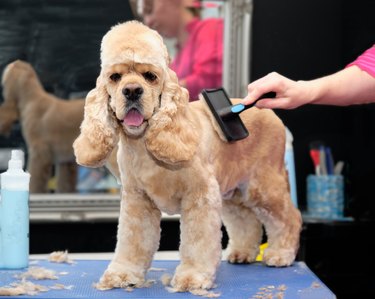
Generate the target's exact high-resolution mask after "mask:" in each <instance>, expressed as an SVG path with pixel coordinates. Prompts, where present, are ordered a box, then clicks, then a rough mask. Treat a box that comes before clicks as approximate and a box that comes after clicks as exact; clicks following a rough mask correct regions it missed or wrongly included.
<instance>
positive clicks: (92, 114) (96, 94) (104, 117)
mask: <svg viewBox="0 0 375 299" xmlns="http://www.w3.org/2000/svg"><path fill="white" fill-rule="evenodd" d="M108 102H109V95H108V93H107V91H106V88H105V85H104V83H103V79H102V78H101V77H99V78H98V80H97V82H96V88H94V89H93V90H91V91H90V92H89V93H88V95H87V97H86V102H85V111H84V119H83V121H82V124H81V134H80V135H79V136H78V137H77V139H76V140H75V141H74V143H73V148H74V154H75V156H76V160H77V163H78V164H80V165H83V166H88V167H100V166H103V165H104V164H105V162H106V160H107V158H108V156H109V155H110V154H111V152H112V150H113V148H114V147H115V146H116V145H117V143H118V123H117V122H116V120H115V119H114V116H113V114H112V112H111V110H110V108H109V103H108Z"/></svg>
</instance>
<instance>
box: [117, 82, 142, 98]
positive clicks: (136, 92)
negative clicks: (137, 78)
mask: <svg viewBox="0 0 375 299" xmlns="http://www.w3.org/2000/svg"><path fill="white" fill-rule="evenodd" d="M122 93H123V94H124V96H125V98H126V99H127V100H129V101H138V100H139V98H140V97H141V95H142V94H143V88H142V86H140V85H139V84H127V85H126V86H125V87H124V89H123V90H122Z"/></svg>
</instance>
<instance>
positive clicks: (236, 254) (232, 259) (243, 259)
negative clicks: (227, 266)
mask: <svg viewBox="0 0 375 299" xmlns="http://www.w3.org/2000/svg"><path fill="white" fill-rule="evenodd" d="M257 255H258V251H257V250H251V251H250V250H239V249H232V250H230V251H229V253H228V256H227V260H228V262H229V263H231V264H250V263H253V262H255V259H256V257H257Z"/></svg>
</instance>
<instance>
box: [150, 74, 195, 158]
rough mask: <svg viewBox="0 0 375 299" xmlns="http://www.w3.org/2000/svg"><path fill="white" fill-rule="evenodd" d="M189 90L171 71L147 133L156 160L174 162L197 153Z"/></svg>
mask: <svg viewBox="0 0 375 299" xmlns="http://www.w3.org/2000/svg"><path fill="white" fill-rule="evenodd" d="M188 104H189V93H188V91H187V90H186V89H185V88H182V87H180V86H179V84H178V80H177V76H176V74H175V73H174V72H173V71H172V70H168V73H167V74H166V80H165V83H164V88H163V91H162V95H161V102H160V108H159V110H158V111H157V112H156V113H155V115H154V116H153V117H152V118H151V119H150V120H149V128H148V130H147V132H146V135H145V140H146V147H147V150H148V151H149V152H150V153H151V154H152V155H153V156H154V157H155V158H156V159H157V160H160V161H163V162H165V163H167V164H171V165H175V164H179V163H183V162H187V161H189V160H190V159H191V158H192V157H193V156H194V154H195V152H196V149H197V146H198V142H199V132H198V131H197V129H196V125H195V123H194V120H193V118H192V115H191V111H190V110H189V108H188Z"/></svg>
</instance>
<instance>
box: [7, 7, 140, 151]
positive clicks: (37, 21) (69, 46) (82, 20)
mask: <svg viewBox="0 0 375 299" xmlns="http://www.w3.org/2000/svg"><path fill="white" fill-rule="evenodd" d="M132 18H133V16H132V13H131V10H130V6H129V3H128V1H126V0H105V1H102V0H33V1H28V0H0V74H2V72H3V69H4V67H5V66H6V65H7V64H8V63H10V62H12V61H14V60H16V59H22V60H25V61H28V62H30V63H31V65H32V66H33V67H34V68H35V70H36V72H37V74H38V76H39V78H40V80H41V82H42V84H43V86H44V88H45V89H46V90H47V91H49V92H51V93H54V94H55V95H57V96H59V97H62V98H68V97H84V96H85V93H86V92H87V91H89V90H90V89H92V88H93V87H94V86H95V81H96V78H97V76H98V74H99V71H100V60H99V53H100V52H99V51H100V42H101V39H102V37H103V35H104V34H105V33H106V32H107V31H108V30H109V29H110V27H111V26H113V25H115V24H117V23H120V22H124V21H126V20H129V19H132ZM2 101H3V99H2V88H1V86H0V103H1V102H2ZM0 147H8V148H15V147H21V148H23V149H24V150H25V151H26V146H25V144H24V141H23V139H22V135H21V131H20V127H19V124H18V123H17V124H15V125H14V126H13V130H12V132H11V134H10V136H7V137H4V136H0Z"/></svg>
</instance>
